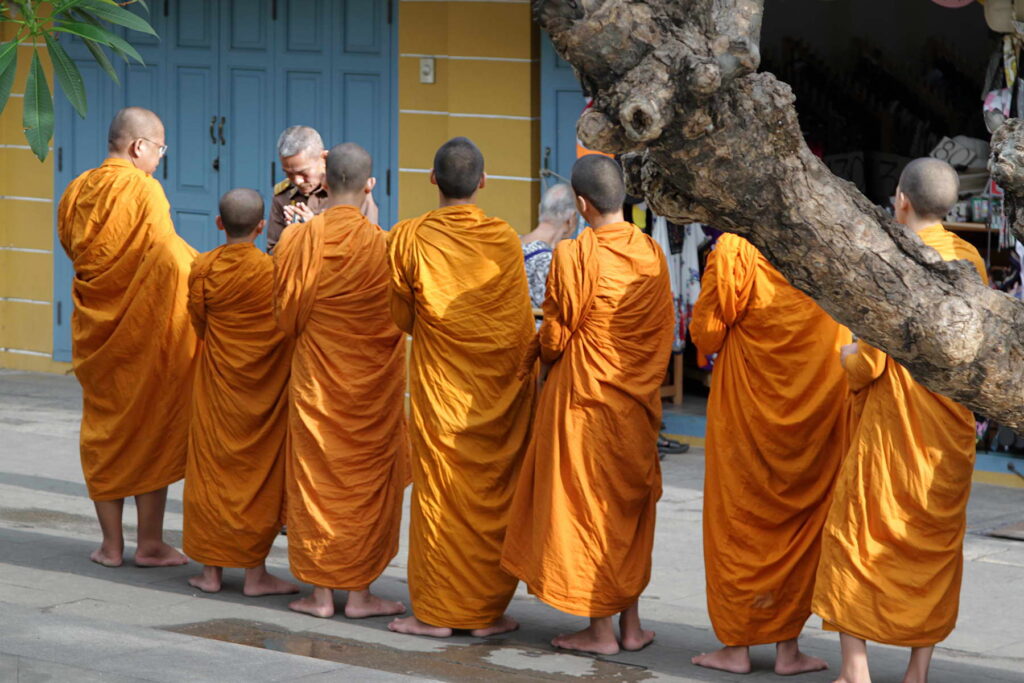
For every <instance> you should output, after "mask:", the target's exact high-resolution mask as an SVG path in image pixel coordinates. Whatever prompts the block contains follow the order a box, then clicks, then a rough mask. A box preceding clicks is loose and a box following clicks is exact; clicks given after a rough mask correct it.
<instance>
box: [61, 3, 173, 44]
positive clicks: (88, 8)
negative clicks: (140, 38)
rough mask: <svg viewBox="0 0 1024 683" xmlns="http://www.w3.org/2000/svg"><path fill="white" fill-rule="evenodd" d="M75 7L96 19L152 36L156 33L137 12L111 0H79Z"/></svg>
mask: <svg viewBox="0 0 1024 683" xmlns="http://www.w3.org/2000/svg"><path fill="white" fill-rule="evenodd" d="M75 9H76V10H78V11H79V12H88V13H89V14H91V15H92V16H94V17H96V18H97V19H102V20H104V21H109V22H110V23H111V24H117V25H118V26H124V27H125V28H129V29H131V30H133V31H138V32H140V33H148V34H150V35H152V36H155V35H156V31H154V30H153V27H152V26H150V25H149V22H148V21H146V20H145V19H143V18H142V17H140V16H139V15H137V14H134V13H132V12H129V11H128V10H126V9H124V8H122V7H119V6H118V5H116V4H114V3H113V2H109V3H108V2H103V0H79V2H78V3H77V4H76V5H75Z"/></svg>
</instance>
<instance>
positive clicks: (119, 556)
mask: <svg viewBox="0 0 1024 683" xmlns="http://www.w3.org/2000/svg"><path fill="white" fill-rule="evenodd" d="M89 559H90V560H92V561H93V562H95V563H96V564H102V565H103V566H104V567H120V566H121V565H122V564H124V554H123V553H120V552H116V551H113V550H109V549H107V548H104V547H103V546H102V545H101V546H100V547H99V548H97V549H96V550H94V551H92V554H91V555H89Z"/></svg>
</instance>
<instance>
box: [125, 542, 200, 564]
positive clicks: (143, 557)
mask: <svg viewBox="0 0 1024 683" xmlns="http://www.w3.org/2000/svg"><path fill="white" fill-rule="evenodd" d="M183 564H188V558H187V557H185V555H184V554H183V553H181V552H179V551H178V550H176V549H175V548H173V547H172V546H170V545H168V544H166V543H164V542H163V541H160V542H150V543H142V542H140V543H139V547H138V548H136V549H135V565H136V566H137V567H177V566H180V565H183Z"/></svg>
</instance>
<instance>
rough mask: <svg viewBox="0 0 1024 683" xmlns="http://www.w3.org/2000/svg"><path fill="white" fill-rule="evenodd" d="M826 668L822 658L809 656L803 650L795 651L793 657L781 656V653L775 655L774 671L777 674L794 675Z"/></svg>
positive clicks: (826, 665) (826, 664)
mask: <svg viewBox="0 0 1024 683" xmlns="http://www.w3.org/2000/svg"><path fill="white" fill-rule="evenodd" d="M827 668H828V663H826V662H825V660H824V659H818V658H817V657H811V656H810V655H807V654H804V653H803V652H797V653H796V656H795V657H792V656H787V657H783V656H782V655H781V654H778V655H776V656H775V673H777V674H778V675H779V676H795V675H797V674H806V673H810V672H812V671H824V670H825V669H827Z"/></svg>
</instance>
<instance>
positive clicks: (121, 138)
mask: <svg viewBox="0 0 1024 683" xmlns="http://www.w3.org/2000/svg"><path fill="white" fill-rule="evenodd" d="M163 137H164V124H163V122H162V121H161V120H160V117H159V116H157V115H156V114H154V113H153V112H151V111H150V110H148V109H143V108H142V107H125V108H124V109H122V110H121V111H119V112H117V114H116V115H115V116H114V120H113V121H111V122H110V130H109V131H108V133H107V146H108V147H109V148H110V151H112V152H124V151H125V150H127V149H128V146H129V145H131V144H132V142H134V141H135V140H139V139H149V140H156V141H162V140H163Z"/></svg>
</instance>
